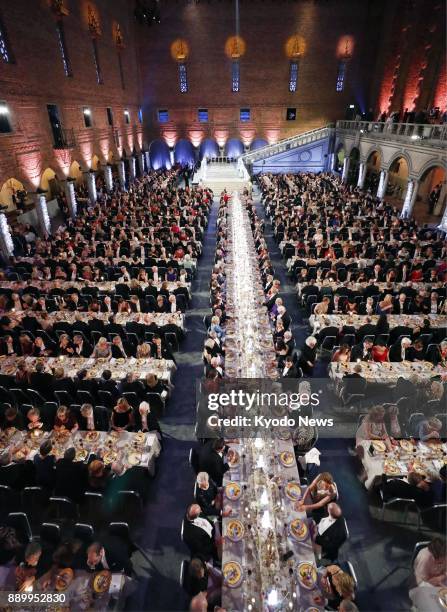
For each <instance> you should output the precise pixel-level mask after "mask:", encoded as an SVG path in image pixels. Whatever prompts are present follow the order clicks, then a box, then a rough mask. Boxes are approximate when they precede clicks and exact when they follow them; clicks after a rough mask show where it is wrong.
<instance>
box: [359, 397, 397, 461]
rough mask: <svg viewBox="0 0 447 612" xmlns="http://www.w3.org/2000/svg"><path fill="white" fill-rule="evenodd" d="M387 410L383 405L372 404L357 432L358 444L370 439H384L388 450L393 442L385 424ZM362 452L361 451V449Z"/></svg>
mask: <svg viewBox="0 0 447 612" xmlns="http://www.w3.org/2000/svg"><path fill="white" fill-rule="evenodd" d="M385 414H386V410H385V408H384V407H383V406H372V407H371V408H370V409H369V411H368V414H367V415H366V416H365V417H364V418H363V420H362V422H361V424H360V427H359V428H358V429H357V433H356V446H357V447H359V446H361V443H362V442H364V441H369V440H383V441H384V442H385V444H386V447H387V449H388V450H391V448H392V444H391V440H390V436H389V435H388V432H387V429H386V425H385ZM360 452H361V451H360Z"/></svg>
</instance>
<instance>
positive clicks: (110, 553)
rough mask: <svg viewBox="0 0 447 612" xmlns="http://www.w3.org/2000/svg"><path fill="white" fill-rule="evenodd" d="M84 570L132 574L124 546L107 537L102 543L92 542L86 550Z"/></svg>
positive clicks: (115, 539) (127, 552)
mask: <svg viewBox="0 0 447 612" xmlns="http://www.w3.org/2000/svg"><path fill="white" fill-rule="evenodd" d="M84 569H86V570H87V571H90V572H98V571H101V570H104V569H108V570H110V571H111V572H124V573H125V574H126V575H127V576H130V575H131V574H132V562H131V560H130V554H129V550H128V548H127V546H126V544H125V543H124V542H123V541H122V540H121V539H120V538H115V537H112V536H107V537H106V538H103V539H102V542H93V543H92V544H90V546H89V547H88V548H87V559H86V564H85V567H84Z"/></svg>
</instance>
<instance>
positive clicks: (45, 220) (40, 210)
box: [32, 192, 51, 238]
mask: <svg viewBox="0 0 447 612" xmlns="http://www.w3.org/2000/svg"><path fill="white" fill-rule="evenodd" d="M32 195H33V199H34V202H35V205H36V213H37V220H38V221H39V234H40V235H41V237H42V238H48V236H49V235H50V233H51V221H50V216H49V214H48V206H47V198H46V197H45V193H39V192H37V193H34V194H32Z"/></svg>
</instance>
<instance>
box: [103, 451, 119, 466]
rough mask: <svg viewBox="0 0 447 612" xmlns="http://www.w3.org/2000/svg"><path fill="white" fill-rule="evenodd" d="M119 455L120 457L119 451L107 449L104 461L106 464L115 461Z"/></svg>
mask: <svg viewBox="0 0 447 612" xmlns="http://www.w3.org/2000/svg"><path fill="white" fill-rule="evenodd" d="M117 457H118V453H117V452H115V451H107V452H106V453H104V457H103V461H104V463H105V464H108V463H113V462H114V461H116V459H117Z"/></svg>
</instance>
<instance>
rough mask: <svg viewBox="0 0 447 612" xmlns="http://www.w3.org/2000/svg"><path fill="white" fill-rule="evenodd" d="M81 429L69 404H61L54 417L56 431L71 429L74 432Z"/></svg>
mask: <svg viewBox="0 0 447 612" xmlns="http://www.w3.org/2000/svg"><path fill="white" fill-rule="evenodd" d="M78 429H79V425H78V422H77V420H76V417H75V415H74V414H73V413H72V412H71V410H70V409H69V408H67V406H59V408H58V409H57V412H56V418H55V419H54V430H55V431H69V432H71V433H72V434H73V433H75V432H76V431H77V430H78Z"/></svg>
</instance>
